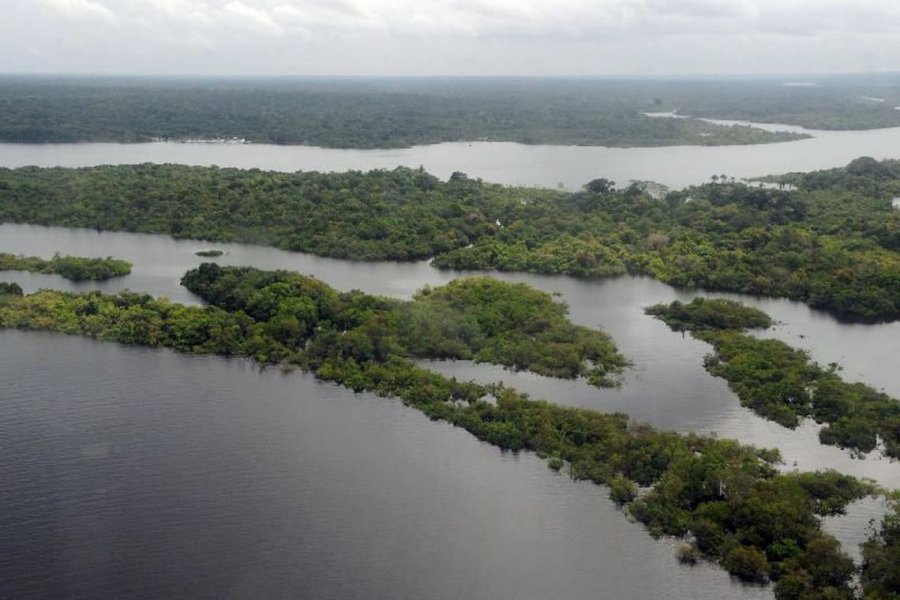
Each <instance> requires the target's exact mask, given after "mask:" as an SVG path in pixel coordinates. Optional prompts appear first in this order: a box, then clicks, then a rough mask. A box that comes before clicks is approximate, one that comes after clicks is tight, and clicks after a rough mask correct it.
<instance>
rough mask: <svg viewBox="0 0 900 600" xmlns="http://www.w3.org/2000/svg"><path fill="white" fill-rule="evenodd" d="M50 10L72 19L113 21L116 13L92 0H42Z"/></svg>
mask: <svg viewBox="0 0 900 600" xmlns="http://www.w3.org/2000/svg"><path fill="white" fill-rule="evenodd" d="M42 4H44V6H46V7H48V8H50V9H51V10H52V11H54V12H56V13H59V14H62V15H64V16H66V17H70V18H73V19H93V20H100V21H106V22H107V23H114V22H115V21H116V15H115V13H113V12H112V11H111V10H109V9H108V8H106V6H104V5H103V4H100V3H99V2H95V1H94V0H42Z"/></svg>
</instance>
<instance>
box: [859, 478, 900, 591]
mask: <svg viewBox="0 0 900 600" xmlns="http://www.w3.org/2000/svg"><path fill="white" fill-rule="evenodd" d="M893 505H894V506H893V511H891V512H889V513H888V514H887V516H885V517H884V519H883V520H882V522H881V527H880V528H879V529H877V530H874V531H873V532H872V535H871V536H870V537H869V539H868V540H867V541H866V542H865V543H864V544H863V545H862V560H863V564H862V577H861V583H862V591H863V595H864V597H865V598H867V599H872V600H879V599H881V598H888V599H890V600H896V599H897V598H900V494H898V493H897V492H895V493H894V495H893Z"/></svg>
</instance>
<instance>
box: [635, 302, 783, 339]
mask: <svg viewBox="0 0 900 600" xmlns="http://www.w3.org/2000/svg"><path fill="white" fill-rule="evenodd" d="M644 312H645V313H647V314H648V315H653V316H654V317H658V318H659V319H660V320H662V321H663V322H665V324H666V325H668V326H669V327H670V328H672V329H674V330H675V331H695V330H700V329H765V328H767V327H771V325H772V319H770V318H769V315H767V314H766V313H764V312H763V311H761V310H759V309H756V308H753V307H750V306H744V305H743V304H741V303H740V302H735V301H734V300H725V299H722V298H712V299H710V298H694V299H693V300H691V302H689V303H688V304H682V303H681V302H679V301H677V300H676V301H674V302H672V303H671V304H669V305H664V304H657V305H655V306H650V307H648V308H646V309H645V310H644Z"/></svg>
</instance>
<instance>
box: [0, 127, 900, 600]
mask: <svg viewBox="0 0 900 600" xmlns="http://www.w3.org/2000/svg"><path fill="white" fill-rule="evenodd" d="M814 133H815V135H816V138H814V139H812V140H806V141H802V142H791V143H785V144H777V145H768V146H752V147H730V148H695V147H686V148H685V147H681V148H651V149H608V148H574V147H549V146H520V145H516V144H493V143H478V144H440V145H436V146H424V147H417V148H411V149H408V150H392V151H356V150H350V151H347V150H323V149H318V148H303V147H299V148H298V147H278V146H258V145H246V146H244V145H239V146H229V145H207V144H203V145H190V144H141V145H131V146H128V145H126V146H120V145H115V144H77V145H49V146H21V145H4V144H0V164H2V165H5V166H18V165H25V164H39V165H69V166H76V165H91V164H101V163H132V162H144V161H154V162H182V163H187V164H219V165H221V166H239V167H253V166H255V167H261V168H269V169H280V170H287V171H293V170H297V169H303V170H312V169H317V170H345V169H349V168H358V169H368V168H381V167H384V168H393V167H394V166H396V165H397V164H407V165H410V166H419V165H420V164H421V165H424V166H425V168H426V169H428V170H430V171H432V172H434V173H435V174H437V175H439V176H442V177H446V176H448V175H449V174H450V173H451V172H452V171H455V170H461V171H466V172H467V173H468V174H469V175H470V176H477V177H483V178H484V179H486V180H490V181H497V182H502V183H519V184H525V185H548V186H555V185H557V184H559V183H561V184H563V185H565V186H568V187H577V186H579V185H581V184H582V183H584V182H585V181H587V180H589V179H592V178H594V177H597V176H607V177H611V178H613V179H616V180H617V181H620V182H624V181H627V180H629V179H653V180H656V181H660V182H663V183H666V184H668V185H672V186H676V187H677V186H683V185H687V184H691V183H697V182H700V181H704V180H706V179H707V178H708V175H709V174H710V173H713V172H715V173H723V172H724V173H727V174H729V175H734V176H736V177H744V176H755V175H763V174H767V173H774V172H784V171H791V170H806V169H813V168H823V167H830V166H837V165H840V164H844V163H846V162H848V161H849V160H851V159H852V158H854V157H856V156H858V155H860V154H868V155H872V156H875V157H878V158H881V157H888V156H892V155H893V153H895V152H896V148H898V147H900V143H898V142H900V129H890V130H876V131H870V132H814ZM214 246H215V247H217V248H221V249H223V250H225V251H226V254H225V255H224V256H222V257H221V258H219V259H216V260H217V262H219V263H220V264H241V265H254V266H258V267H261V268H284V269H291V270H296V271H299V272H301V273H306V274H311V275H314V276H316V277H318V278H320V279H322V280H324V281H326V282H327V283H329V284H331V285H333V286H335V287H337V288H339V289H352V288H356V289H361V290H364V291H367V292H370V293H377V294H384V295H390V296H394V297H400V298H408V297H410V296H411V295H412V294H413V293H414V292H415V290H417V289H419V288H421V287H422V286H424V285H426V284H427V285H440V284H442V283H445V282H447V281H449V280H450V279H452V278H453V277H456V276H459V275H460V274H459V273H453V272H441V271H437V270H435V269H432V268H431V267H429V266H428V265H427V263H424V262H420V263H366V262H350V261H342V260H334V259H327V258H319V257H314V256H310V255H304V254H296V253H287V252H282V251H279V250H275V249H271V248H261V247H257V246H247V245H238V244H218V243H217V244H215V245H214ZM208 247H210V245H209V244H203V243H201V242H195V241H177V240H172V239H170V238H167V237H163V236H152V235H135V234H120V233H98V232H94V231H89V230H68V229H61V228H48V227H38V226H22V225H0V251H4V252H15V253H23V254H29V255H40V256H49V255H50V254H52V253H53V252H55V251H59V252H62V253H63V254H75V255H82V256H106V255H112V256H116V257H121V258H125V259H128V260H130V261H132V262H133V263H134V272H133V273H132V274H131V275H130V276H128V277H125V278H121V279H116V280H112V281H109V282H103V283H86V284H73V283H71V282H68V281H66V280H64V279H62V278H60V277H57V276H51V275H35V274H28V273H18V272H0V279H3V280H6V281H17V282H19V283H20V284H21V285H22V286H23V288H25V290H26V291H28V292H31V291H35V290H37V289H40V288H54V289H66V290H79V291H83V290H89V289H100V290H103V291H106V292H114V291H118V290H121V289H125V288H129V289H132V290H135V291H142V292H148V293H152V294H154V295H163V296H168V297H171V298H173V299H174V300H176V301H180V302H197V301H198V299H197V298H195V297H193V296H192V295H191V294H190V293H189V292H187V291H186V290H185V289H183V288H181V287H180V286H179V285H178V280H179V278H180V277H181V275H182V274H183V273H184V271H186V270H187V269H189V268H191V267H193V266H196V265H197V264H199V263H200V262H201V261H202V260H205V259H200V258H198V257H196V256H195V255H194V252H195V251H196V250H198V249H201V248H208ZM495 276H497V277H501V278H503V279H506V280H511V281H523V282H526V283H529V284H531V285H534V286H536V287H538V288H541V289H544V290H547V291H551V292H557V293H559V294H560V295H561V297H562V299H563V300H565V301H566V302H567V303H568V304H569V306H570V309H571V316H572V319H573V320H574V321H576V322H578V323H580V324H583V325H587V326H591V327H600V328H603V329H605V330H606V331H607V332H609V333H610V335H612V337H613V338H614V340H615V341H616V343H617V344H618V346H619V348H620V349H621V350H622V351H623V353H625V354H626V355H627V356H628V357H629V358H630V359H631V360H632V361H633V362H634V367H633V368H632V369H631V370H629V372H628V373H627V375H626V377H625V381H624V385H623V386H622V388H621V389H617V390H597V389H594V388H590V387H589V386H587V385H585V384H583V383H582V382H577V381H576V382H568V381H563V382H560V381H557V380H552V379H548V378H544V377H540V376H536V375H531V374H526V373H510V372H508V371H506V370H504V369H501V368H496V367H491V366H485V365H472V364H470V363H466V362H456V363H429V365H428V366H429V367H430V368H434V369H436V370H439V371H441V372H445V373H448V374H454V375H457V376H459V377H469V378H475V379H479V380H485V381H496V380H502V381H506V382H509V383H510V384H512V385H515V386H516V387H518V388H520V389H522V390H524V391H527V392H529V393H530V394H532V395H533V396H535V397H541V398H546V399H549V400H553V401H555V402H560V403H564V404H569V405H575V406H586V407H591V408H596V409H600V410H605V411H613V410H616V411H622V412H626V413H628V414H629V415H631V416H633V417H634V418H637V419H640V420H643V421H648V422H650V423H652V424H654V425H656V426H659V427H664V428H667V429H673V430H677V431H699V432H712V433H716V434H717V435H720V436H721V437H728V438H736V439H740V440H742V441H744V442H747V443H754V444H757V445H760V446H766V447H777V448H779V449H780V450H781V451H782V453H783V455H784V456H785V459H786V461H785V466H784V468H786V469H792V468H802V469H813V468H825V467H834V468H838V469H840V470H842V471H845V472H848V473H853V474H856V475H860V476H867V477H871V478H873V479H875V480H877V481H879V482H880V483H882V484H884V485H887V486H890V487H900V465H898V464H897V463H889V462H887V461H883V460H880V459H878V458H873V457H870V458H868V459H866V460H857V459H853V458H851V457H850V456H849V454H848V453H846V452H844V451H841V450H838V449H836V448H832V447H827V446H822V445H821V444H819V443H818V440H817V437H816V435H817V427H816V426H815V425H814V424H805V425H804V426H802V427H801V428H799V429H798V430H797V431H793V432H792V431H788V430H786V429H784V428H782V427H780V426H778V425H776V424H773V423H770V422H767V421H764V420H762V419H760V418H758V417H756V416H755V415H753V414H752V413H751V412H750V411H747V410H745V409H743V408H741V407H740V406H739V404H738V402H737V399H736V398H735V397H734V395H733V394H732V393H731V392H730V391H729V390H728V388H727V386H726V385H725V384H724V382H723V381H722V380H719V379H715V378H713V377H710V376H709V375H708V374H707V373H706V372H705V371H704V370H703V368H702V358H703V356H704V354H706V353H707V352H708V351H709V347H708V346H707V345H705V344H703V343H701V342H698V341H696V340H693V339H691V338H690V337H684V336H682V335H681V334H677V333H673V332H671V331H669V330H668V328H667V327H665V326H664V325H663V324H661V323H659V322H657V321H655V320H653V319H650V318H648V317H646V316H645V315H643V312H642V308H643V307H644V306H647V305H649V304H653V303H656V302H668V301H671V300H673V299H681V300H688V299H690V298H691V297H693V296H696V295H699V292H696V291H684V290H676V289H673V288H671V287H670V286H667V285H664V284H661V283H659V282H656V281H653V280H651V279H646V278H638V277H621V278H617V279H610V280H602V281H583V280H576V279H572V278H568V277H551V276H537V275H524V274H495ZM718 295H721V294H718ZM732 297H736V298H739V299H741V300H742V301H744V302H747V303H749V304H752V305H754V306H758V307H759V308H762V309H763V310H765V311H766V312H768V313H769V314H771V315H772V316H773V317H774V318H775V319H777V320H778V321H779V324H778V325H777V326H776V327H775V328H773V329H772V330H771V331H769V332H765V333H764V334H763V335H767V336H772V337H776V338H779V339H783V340H785V341H787V342H788V343H790V344H792V345H795V346H800V347H803V348H806V349H807V350H809V351H810V353H811V355H812V356H813V357H814V358H815V359H816V360H819V361H820V362H823V363H827V362H831V361H837V362H840V363H841V364H843V365H844V368H845V371H844V375H845V377H846V378H848V379H851V380H861V381H865V382H866V383H869V384H872V385H875V386H876V387H879V388H881V389H884V390H885V391H887V392H889V393H891V394H892V395H894V396H898V397H900V372H898V371H897V369H896V364H897V357H900V323H894V324H885V325H876V326H866V325H851V324H842V323H839V322H837V321H835V320H834V319H833V318H831V317H829V316H828V315H826V314H824V313H821V312H817V311H812V310H810V309H808V308H807V307H806V306H804V305H802V304H799V303H794V302H790V301H785V300H773V299H759V298H754V297H742V296H736V295H732ZM0 446H2V449H3V452H4V457H5V460H4V462H3V463H2V464H0V477H2V481H3V482H4V489H5V490H6V492H5V493H4V494H3V495H0V573H3V577H0V597H22V596H33V597H47V596H56V597H60V596H68V597H73V596H75V597H96V596H133V597H137V596H143V597H161V596H198V595H205V596H217V597H218V596H221V597H235V598H245V597H246V598H251V597H310V598H421V597H429V598H463V597H466V598H511V597H521V598H547V597H559V598H597V597H601V598H611V599H619V598H622V599H625V598H683V599H689V598H699V599H705V598H710V599H712V598H726V597H727V598H769V597H771V590H769V589H764V588H762V589H761V588H753V587H746V586H741V585H738V584H735V583H734V582H732V581H731V580H729V578H728V577H727V575H725V574H724V573H723V572H721V571H720V570H718V569H716V568H713V567H709V566H701V567H695V568H692V569H691V568H686V567H681V566H679V565H678V564H677V562H676V561H675V559H674V555H673V550H672V544H671V542H667V541H653V540H652V539H651V538H650V537H649V536H648V535H647V534H646V533H645V532H644V531H643V529H642V528H641V527H640V526H638V525H635V524H631V523H629V522H628V521H627V520H626V519H625V518H624V517H623V516H622V514H621V513H620V512H619V511H617V510H616V509H615V508H614V507H613V506H612V505H611V504H610V503H609V502H608V500H606V498H605V491H604V490H603V489H601V488H598V487H595V486H592V485H588V484H576V483H573V482H571V481H569V480H568V479H567V478H566V477H564V476H560V475H557V474H554V473H552V472H550V471H549V470H548V469H547V468H546V466H544V464H543V463H542V462H541V461H539V460H538V459H536V458H535V457H533V456H529V455H520V456H514V455H511V454H508V453H502V452H499V451H497V450H496V449H494V448H492V447H490V446H488V445H485V444H482V443H480V442H478V441H477V440H475V439H474V438H472V437H471V436H469V435H468V434H467V433H465V432H463V431H461V430H456V429H453V428H452V427H449V426H447V425H444V424H439V423H432V422H430V421H428V420H427V419H426V418H424V417H423V416H421V415H420V414H419V413H417V412H416V411H413V410H410V409H407V408H405V407H403V406H402V405H400V404H399V403H398V402H396V401H393V400H389V399H383V398H376V397H373V396H370V395H367V394H352V393H350V392H348V391H345V390H343V389H340V388H337V387H334V386H331V385H327V384H323V383H319V382H316V381H315V380H314V379H313V378H311V377H309V376H306V375H302V374H297V373H294V374H287V375H286V374H282V373H281V372H279V371H276V370H266V371H259V370H258V369H257V368H255V367H253V366H252V365H249V364H248V363H246V362H243V361H239V360H225V359H221V358H217V357H193V356H183V355H178V354H175V353H172V352H168V351H164V350H148V349H141V348H126V347H121V346H118V345H114V344H101V343H97V342H93V341H90V340H85V339H79V338H69V337H65V336H59V335H49V334H37V333H22V332H0ZM881 510H882V507H881V505H880V503H878V502H876V501H866V502H862V503H859V504H857V505H855V506H853V507H851V510H850V511H849V514H848V515H847V516H845V517H841V518H838V519H833V520H831V521H829V523H828V528H829V529H830V530H831V531H833V532H834V533H835V534H836V535H838V536H839V537H840V538H841V539H842V540H843V541H844V542H845V543H846V544H847V548H848V550H850V551H851V552H853V551H854V550H855V548H854V545H855V544H858V543H859V542H860V541H861V540H862V539H864V536H865V528H866V524H867V521H868V520H869V518H872V517H873V516H877V515H878V514H880V512H881Z"/></svg>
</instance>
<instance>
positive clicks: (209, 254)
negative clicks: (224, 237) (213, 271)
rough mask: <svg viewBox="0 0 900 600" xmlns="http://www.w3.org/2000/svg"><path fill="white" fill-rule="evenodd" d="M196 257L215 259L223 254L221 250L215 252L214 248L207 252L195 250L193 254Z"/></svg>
mask: <svg viewBox="0 0 900 600" xmlns="http://www.w3.org/2000/svg"><path fill="white" fill-rule="evenodd" d="M194 254H196V255H197V256H202V257H204V258H215V257H217V256H222V255H223V254H225V253H224V252H222V251H221V250H216V249H215V248H211V249H209V250H197V251H196V252H194Z"/></svg>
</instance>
